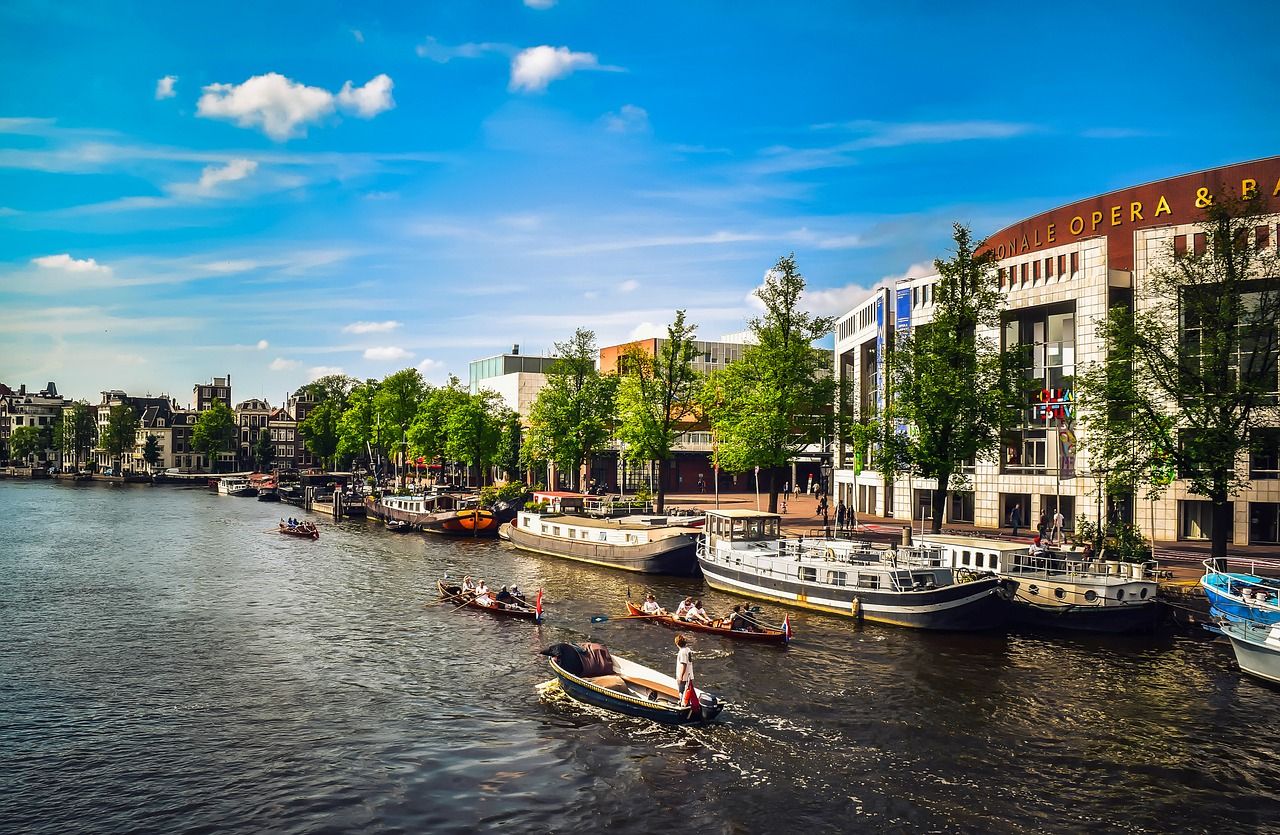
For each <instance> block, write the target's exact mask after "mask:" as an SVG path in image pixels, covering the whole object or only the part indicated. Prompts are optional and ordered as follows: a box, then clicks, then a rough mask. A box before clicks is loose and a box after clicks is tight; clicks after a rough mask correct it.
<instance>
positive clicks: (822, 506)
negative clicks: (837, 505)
mask: <svg viewBox="0 0 1280 835" xmlns="http://www.w3.org/2000/svg"><path fill="white" fill-rule="evenodd" d="M818 515H819V516H822V517H826V515H827V497H826V496H819V497H818Z"/></svg>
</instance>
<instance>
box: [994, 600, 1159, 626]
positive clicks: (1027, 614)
mask: <svg viewBox="0 0 1280 835" xmlns="http://www.w3.org/2000/svg"><path fill="white" fill-rule="evenodd" d="M1158 617H1159V608H1158V605H1157V603H1156V601H1155V600H1147V601H1144V602H1142V603H1137V604H1134V605H1131V606H1042V605H1037V604H1035V603H1027V602H1026V601H1022V600H1017V599H1015V600H1014V602H1013V606H1012V609H1011V613H1010V619H1011V620H1012V622H1013V623H1016V624H1018V625H1020V626H1033V627H1037V628H1040V629H1064V630H1071V631H1073V632H1100V633H1109V634H1119V633H1125V632H1150V631H1152V630H1154V629H1155V628H1156V624H1157V621H1158Z"/></svg>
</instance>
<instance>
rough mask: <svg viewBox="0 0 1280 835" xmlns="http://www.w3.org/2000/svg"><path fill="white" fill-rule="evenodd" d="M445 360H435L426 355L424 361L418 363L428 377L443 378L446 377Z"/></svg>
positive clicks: (420, 369) (423, 373)
mask: <svg viewBox="0 0 1280 835" xmlns="http://www.w3.org/2000/svg"><path fill="white" fill-rule="evenodd" d="M444 368H445V366H444V362H442V361H441V360H433V359H431V358H430V357H426V358H425V359H423V360H422V362H420V363H418V370H419V371H421V372H422V376H424V377H427V378H429V379H430V378H435V379H443V378H444V376H445V375H444V373H443V372H444Z"/></svg>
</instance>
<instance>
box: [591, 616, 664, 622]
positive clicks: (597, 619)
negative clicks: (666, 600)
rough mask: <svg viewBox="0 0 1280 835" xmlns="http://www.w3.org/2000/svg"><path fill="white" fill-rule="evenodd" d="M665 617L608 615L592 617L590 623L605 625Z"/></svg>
mask: <svg viewBox="0 0 1280 835" xmlns="http://www.w3.org/2000/svg"><path fill="white" fill-rule="evenodd" d="M662 617H666V615H617V616H615V617H609V616H608V615H592V616H591V622H592V623H605V622H606V621H610V620H654V619H655V618H662Z"/></svg>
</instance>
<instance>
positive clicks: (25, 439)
mask: <svg viewBox="0 0 1280 835" xmlns="http://www.w3.org/2000/svg"><path fill="white" fill-rule="evenodd" d="M40 449H41V446H40V430H38V429H37V428H36V427H34V426H19V427H17V428H16V429H14V430H13V432H12V433H10V435H9V454H10V456H11V457H12V458H13V459H14V460H16V461H26V460H27V458H28V457H29V456H31V455H34V454H35V453H37V452H39V451H40Z"/></svg>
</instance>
